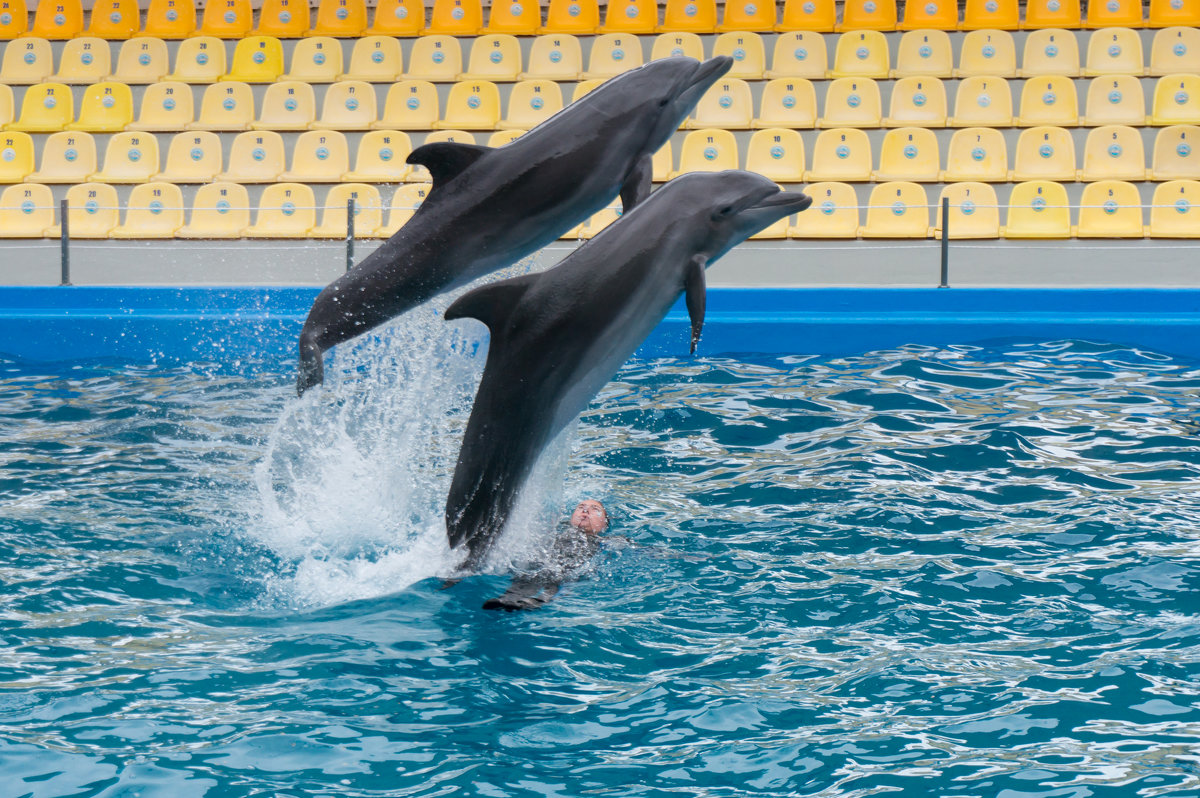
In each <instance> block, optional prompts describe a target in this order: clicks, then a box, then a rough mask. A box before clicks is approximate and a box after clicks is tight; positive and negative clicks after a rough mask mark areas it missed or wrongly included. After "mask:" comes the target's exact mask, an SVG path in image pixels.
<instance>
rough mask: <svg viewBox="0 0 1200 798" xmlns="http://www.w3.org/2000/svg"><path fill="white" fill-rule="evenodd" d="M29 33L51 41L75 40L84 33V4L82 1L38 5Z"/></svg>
mask: <svg viewBox="0 0 1200 798" xmlns="http://www.w3.org/2000/svg"><path fill="white" fill-rule="evenodd" d="M29 33H30V34H31V35H33V36H39V37H41V38H43V39H49V40H51V41H62V40H64V39H74V38H75V37H76V36H78V35H80V34H81V33H83V4H82V3H81V2H80V0H58V1H57V2H53V3H38V7H37V11H36V12H34V15H33V27H32V28H30V29H29Z"/></svg>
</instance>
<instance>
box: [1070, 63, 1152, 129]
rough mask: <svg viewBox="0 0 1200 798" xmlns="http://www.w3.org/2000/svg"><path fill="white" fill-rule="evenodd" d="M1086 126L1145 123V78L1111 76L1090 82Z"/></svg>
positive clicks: (1082, 121)
mask: <svg viewBox="0 0 1200 798" xmlns="http://www.w3.org/2000/svg"><path fill="white" fill-rule="evenodd" d="M1079 121H1080V124H1084V125H1108V124H1118V125H1143V124H1145V122H1146V96H1145V94H1144V93H1143V92H1142V81H1141V80H1139V79H1138V78H1135V77H1134V76H1133V75H1109V76H1107V77H1103V78H1093V79H1092V80H1091V81H1090V82H1089V83H1088V93H1087V101H1086V103H1085V106H1084V114H1083V118H1082V119H1080V120H1079Z"/></svg>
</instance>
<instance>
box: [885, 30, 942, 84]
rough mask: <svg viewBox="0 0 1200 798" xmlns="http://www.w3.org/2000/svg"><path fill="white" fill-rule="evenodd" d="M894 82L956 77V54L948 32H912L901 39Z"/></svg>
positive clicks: (897, 51)
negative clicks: (897, 79) (912, 78)
mask: <svg viewBox="0 0 1200 798" xmlns="http://www.w3.org/2000/svg"><path fill="white" fill-rule="evenodd" d="M890 74H891V76H892V77H893V78H907V77H934V78H948V77H950V76H951V75H952V74H954V50H953V48H952V47H951V46H950V34H948V33H946V32H945V31H944V30H911V31H909V32H908V33H906V34H904V35H903V36H901V37H900V45H899V46H898V47H897V48H896V68H895V69H893V70H892V71H891V73H890Z"/></svg>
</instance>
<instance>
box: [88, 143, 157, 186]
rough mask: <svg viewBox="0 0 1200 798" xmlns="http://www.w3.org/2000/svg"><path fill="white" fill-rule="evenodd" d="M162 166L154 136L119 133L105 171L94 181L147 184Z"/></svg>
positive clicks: (108, 152)
mask: <svg viewBox="0 0 1200 798" xmlns="http://www.w3.org/2000/svg"><path fill="white" fill-rule="evenodd" d="M158 163H159V161H158V139H157V138H156V137H155V136H154V134H153V133H143V132H140V131H129V132H123V133H117V134H115V135H113V136H112V138H110V139H109V140H108V147H107V148H106V149H105V151H104V168H103V169H101V170H100V172H99V173H98V174H97V175H95V177H94V179H95V180H99V181H102V182H105V183H145V182H147V181H149V180H151V179H153V177H154V176H155V175H156V174H158Z"/></svg>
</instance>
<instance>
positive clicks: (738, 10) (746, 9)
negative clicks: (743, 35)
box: [717, 0, 776, 33]
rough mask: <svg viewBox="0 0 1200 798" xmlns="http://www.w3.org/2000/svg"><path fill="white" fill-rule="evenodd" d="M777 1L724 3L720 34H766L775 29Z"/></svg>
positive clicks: (747, 0) (744, 0) (755, 0)
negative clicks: (739, 32)
mask: <svg viewBox="0 0 1200 798" xmlns="http://www.w3.org/2000/svg"><path fill="white" fill-rule="evenodd" d="M775 12H776V8H775V0H767V2H758V0H733V2H729V1H728V0H726V2H725V3H724V7H723V11H722V15H721V24H720V25H719V26H717V32H718V33H726V32H729V31H759V32H762V33H766V32H768V31H772V30H774V29H775V22H776V19H775Z"/></svg>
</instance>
